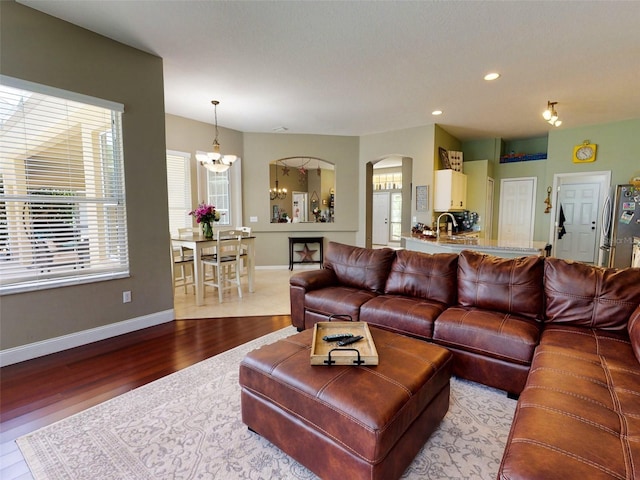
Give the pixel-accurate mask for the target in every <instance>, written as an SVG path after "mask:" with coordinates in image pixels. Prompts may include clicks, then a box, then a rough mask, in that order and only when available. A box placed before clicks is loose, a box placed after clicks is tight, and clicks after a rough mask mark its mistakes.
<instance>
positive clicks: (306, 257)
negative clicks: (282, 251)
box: [296, 243, 318, 262]
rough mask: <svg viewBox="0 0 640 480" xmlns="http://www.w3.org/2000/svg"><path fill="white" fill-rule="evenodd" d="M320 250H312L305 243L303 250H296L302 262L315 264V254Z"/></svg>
mask: <svg viewBox="0 0 640 480" xmlns="http://www.w3.org/2000/svg"><path fill="white" fill-rule="evenodd" d="M317 251H318V250H310V249H309V246H308V245H307V244H306V243H305V244H304V248H303V249H302V250H296V253H297V254H298V255H300V261H301V262H313V254H314V253H316V252H317Z"/></svg>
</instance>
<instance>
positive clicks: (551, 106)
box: [542, 102, 562, 127]
mask: <svg viewBox="0 0 640 480" xmlns="http://www.w3.org/2000/svg"><path fill="white" fill-rule="evenodd" d="M557 104H558V102H547V109H546V110H545V111H544V112H542V118H544V119H545V120H546V121H547V123H549V124H550V125H553V126H554V127H559V126H560V125H562V120H559V119H558V112H556V105H557Z"/></svg>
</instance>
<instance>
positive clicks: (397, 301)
mask: <svg viewBox="0 0 640 480" xmlns="http://www.w3.org/2000/svg"><path fill="white" fill-rule="evenodd" d="M445 308H447V306H446V305H445V304H443V303H439V302H433V301H430V300H424V299H419V298H410V297H402V296H399V295H379V296H377V297H375V298H373V299H371V300H369V301H368V302H367V303H365V304H364V305H362V307H360V321H362V322H367V323H370V324H372V325H376V326H379V327H382V328H384V329H385V330H391V331H395V332H398V333H403V334H407V335H411V336H414V337H421V338H424V339H431V337H432V336H433V322H434V321H435V319H436V318H437V317H438V315H440V314H441V313H442V312H444V310H445Z"/></svg>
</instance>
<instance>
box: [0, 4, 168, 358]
mask: <svg viewBox="0 0 640 480" xmlns="http://www.w3.org/2000/svg"><path fill="white" fill-rule="evenodd" d="M0 44H1V45H2V54H1V56H0V62H1V63H0V73H2V74H3V75H8V76H11V77H15V78H20V79H23V80H28V81H31V82H36V83H41V84H45V85H50V86H53V87H57V88H61V89H65V90H70V91H74V92H79V93H82V94H86V95H91V96H94V97H99V98H103V99H106V100H112V101H115V102H120V103H123V104H124V106H125V113H124V115H123V117H122V120H123V144H124V156H125V178H126V191H127V222H128V229H129V249H130V264H131V269H130V270H131V276H130V277H129V278H126V279H120V280H111V281H106V282H99V283H93V284H87V285H79V286H71V287H63V288H55V289H49V290H43V291H37V292H30V293H20V294H13V295H5V296H2V297H1V298H0V321H1V322H2V323H1V329H2V332H1V333H2V334H1V335H0V338H1V340H0V348H1V349H7V348H11V347H16V346H20V345H25V344H29V343H33V342H37V341H40V340H45V339H50V338H54V337H58V336H62V335H66V334H71V333H74V332H79V331H83V330H88V329H92V328H97V327H102V326H106V325H109V324H113V323H116V322H121V321H124V320H129V319H132V318H137V317H142V316H145V315H150V314H154V313H157V312H162V311H170V310H171V309H172V308H173V301H172V295H171V269H170V262H169V255H168V252H169V237H168V228H169V226H168V219H167V215H166V211H165V210H166V208H165V206H166V202H167V190H166V168H165V165H166V163H165V134H164V94H163V76H162V60H161V59H160V58H158V57H155V56H152V55H149V54H146V53H143V52H140V51H138V50H135V49H133V48H130V47H127V46H124V45H122V44H120V43H117V42H114V41H112V40H109V39H107V38H105V37H101V36H99V35H96V34H94V33H91V32H89V31H87V30H84V29H82V28H78V27H76V26H74V25H71V24H69V23H66V22H64V21H62V20H58V19H56V18H54V17H51V16H48V15H45V14H43V13H40V12H37V11H35V10H32V9H30V8H27V7H24V6H22V5H20V4H17V3H14V2H9V1H2V2H0ZM124 290H130V291H131V292H132V297H133V298H132V300H133V301H132V302H131V303H127V304H123V303H122V291H124Z"/></svg>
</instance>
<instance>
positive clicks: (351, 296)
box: [304, 287, 376, 324]
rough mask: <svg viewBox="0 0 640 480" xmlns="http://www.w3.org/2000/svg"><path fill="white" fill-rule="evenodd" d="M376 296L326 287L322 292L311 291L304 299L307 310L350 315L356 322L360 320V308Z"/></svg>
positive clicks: (352, 290)
mask: <svg viewBox="0 0 640 480" xmlns="http://www.w3.org/2000/svg"><path fill="white" fill-rule="evenodd" d="M375 296H376V294H375V293H373V292H369V291H367V290H360V289H358V288H351V287H326V288H322V289H320V290H311V291H309V292H307V293H306V295H305V298H304V303H305V310H306V313H305V315H307V314H308V313H309V312H314V313H318V314H321V315H323V316H326V317H328V316H330V315H349V316H351V319H352V320H353V321H354V322H357V321H358V320H359V318H360V306H361V305H362V304H363V303H365V302H367V301H369V300H371V299H372V298H374V297H375ZM305 324H306V323H305Z"/></svg>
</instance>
